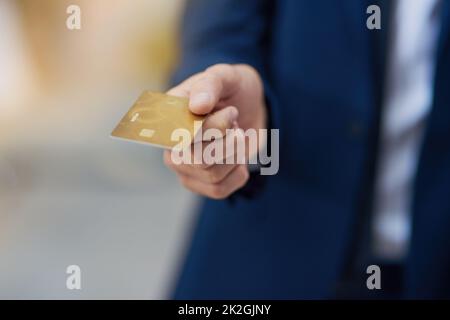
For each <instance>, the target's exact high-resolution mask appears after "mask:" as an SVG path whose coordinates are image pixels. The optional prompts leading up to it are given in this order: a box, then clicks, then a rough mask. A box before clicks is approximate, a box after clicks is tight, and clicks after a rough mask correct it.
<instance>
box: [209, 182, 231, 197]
mask: <svg viewBox="0 0 450 320" xmlns="http://www.w3.org/2000/svg"><path fill="white" fill-rule="evenodd" d="M210 196H211V198H213V199H216V200H222V199H225V198H226V197H227V196H228V194H227V192H226V190H225V188H224V187H223V186H222V185H221V184H215V185H213V186H211V188H210Z"/></svg>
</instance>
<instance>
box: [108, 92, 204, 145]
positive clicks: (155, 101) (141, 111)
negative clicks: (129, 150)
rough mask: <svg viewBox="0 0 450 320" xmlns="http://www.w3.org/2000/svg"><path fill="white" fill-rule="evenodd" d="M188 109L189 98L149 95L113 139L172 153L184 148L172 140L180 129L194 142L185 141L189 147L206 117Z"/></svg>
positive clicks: (129, 116) (144, 95)
mask: <svg viewBox="0 0 450 320" xmlns="http://www.w3.org/2000/svg"><path fill="white" fill-rule="evenodd" d="M188 105H189V99H187V98H180V97H175V96H170V95H167V94H164V93H158V92H150V91H145V92H144V93H142V94H141V96H140V97H139V99H138V100H137V101H136V102H135V103H134V105H133V106H132V107H131V108H130V110H128V112H127V113H126V114H125V116H124V117H123V118H122V120H121V121H120V122H119V124H118V125H117V126H116V128H115V129H114V131H113V132H112V133H111V136H112V137H114V138H120V139H125V140H129V141H134V142H140V143H146V144H150V145H153V146H157V147H161V148H165V149H172V148H173V147H175V146H179V145H180V141H179V140H175V141H174V139H172V133H173V132H174V131H175V130H177V129H184V130H187V131H188V132H189V133H190V137H191V139H190V140H186V139H183V144H184V145H183V147H186V146H187V145H190V143H191V142H192V140H193V139H194V137H195V135H196V134H197V132H198V131H199V129H200V128H201V123H203V120H204V116H198V115H194V114H193V113H191V112H190V111H189V108H188ZM196 121H199V122H197V123H196ZM195 124H197V125H195ZM198 124H200V125H198Z"/></svg>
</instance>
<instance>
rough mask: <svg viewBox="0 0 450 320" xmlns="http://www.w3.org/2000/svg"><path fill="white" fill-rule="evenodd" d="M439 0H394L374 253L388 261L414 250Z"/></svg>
mask: <svg viewBox="0 0 450 320" xmlns="http://www.w3.org/2000/svg"><path fill="white" fill-rule="evenodd" d="M439 2H440V1H439V0H397V1H395V2H394V3H395V5H396V8H395V15H394V16H393V19H394V20H393V21H392V22H393V23H392V27H393V28H392V29H391V31H390V32H391V34H390V35H389V36H390V37H391V39H390V47H389V54H388V64H387V66H388V69H387V73H386V75H387V78H386V90H385V97H384V106H383V107H384V108H383V116H382V122H381V137H380V149H379V150H380V156H379V160H378V170H377V176H376V183H375V202H374V208H373V209H374V217H373V223H372V235H373V238H372V240H373V242H372V244H373V249H374V252H375V254H376V256H377V257H380V258H384V259H388V260H400V259H403V258H404V256H405V254H407V251H408V243H409V238H410V233H411V200H412V193H413V184H414V178H415V175H416V171H417V163H418V158H419V153H420V149H421V140H422V136H423V133H424V128H425V123H426V120H427V116H428V114H429V112H430V108H431V105H432V101H433V86H434V84H433V79H434V69H435V65H436V51H437V50H436V49H437V43H438V34H439V29H440V28H439V26H440V19H439V17H440V15H439ZM383 27H385V26H383Z"/></svg>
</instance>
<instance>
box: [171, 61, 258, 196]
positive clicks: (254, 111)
mask: <svg viewBox="0 0 450 320" xmlns="http://www.w3.org/2000/svg"><path fill="white" fill-rule="evenodd" d="M168 94H170V95H174V96H181V97H188V98H189V99H190V102H189V108H190V110H191V112H193V113H195V114H199V115H207V117H206V119H205V121H204V123H203V131H205V130H207V129H209V128H217V129H219V130H220V131H221V132H222V134H223V135H224V136H223V138H225V133H226V129H232V128H237V127H239V128H241V129H243V130H247V129H250V128H253V129H256V130H259V129H265V128H266V106H265V100H264V92H263V85H262V81H261V78H260V76H259V74H258V72H257V71H256V70H255V69H253V68H252V67H250V66H248V65H225V64H218V65H214V66H212V67H210V68H208V69H206V70H205V71H204V72H201V73H198V74H196V75H194V76H192V77H190V78H189V79H187V80H185V81H184V82H183V83H181V84H180V85H178V86H176V87H174V88H172V89H171V90H169V91H168ZM196 143H203V144H209V143H217V141H216V142H214V141H212V142H210V141H203V142H196ZM223 144H224V145H225V144H226V143H223ZM260 144H261V143H258V146H259V145H260ZM248 147H250V145H248ZM246 149H248V148H246ZM257 152H258V150H247V153H246V157H247V158H248V157H252V156H254V155H255V154H256V153H257ZM164 163H165V164H166V165H167V166H168V167H169V168H170V169H172V170H173V171H175V173H176V174H177V175H178V177H179V179H180V182H181V183H182V184H183V186H185V187H186V188H187V189H189V190H191V191H193V192H195V193H198V194H200V195H203V196H207V197H210V198H213V199H224V198H227V197H228V196H230V195H231V194H232V193H234V192H235V191H236V190H238V189H240V188H242V187H243V186H244V185H245V184H246V182H247V181H248V178H249V171H248V168H247V165H245V164H213V165H206V164H180V165H176V164H174V163H173V161H172V159H171V152H170V151H165V153H164ZM234 163H236V162H234Z"/></svg>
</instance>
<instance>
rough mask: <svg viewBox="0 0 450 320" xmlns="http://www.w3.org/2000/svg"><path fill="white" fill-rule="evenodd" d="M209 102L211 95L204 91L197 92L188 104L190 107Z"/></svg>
mask: <svg viewBox="0 0 450 320" xmlns="http://www.w3.org/2000/svg"><path fill="white" fill-rule="evenodd" d="M209 103H211V95H210V94H209V93H206V92H202V93H198V94H196V95H195V96H193V97H192V98H191V101H190V103H189V106H191V107H194V108H195V107H202V106H205V105H208V104H209Z"/></svg>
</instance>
